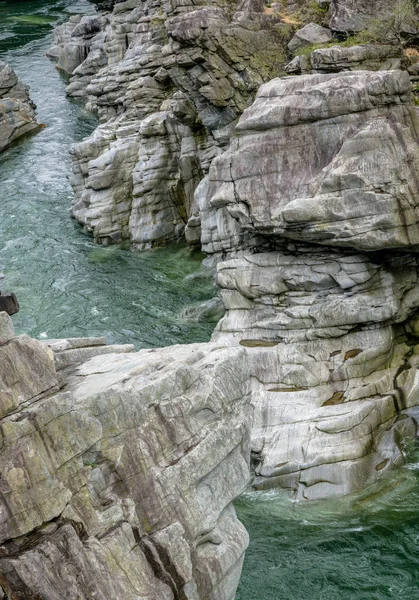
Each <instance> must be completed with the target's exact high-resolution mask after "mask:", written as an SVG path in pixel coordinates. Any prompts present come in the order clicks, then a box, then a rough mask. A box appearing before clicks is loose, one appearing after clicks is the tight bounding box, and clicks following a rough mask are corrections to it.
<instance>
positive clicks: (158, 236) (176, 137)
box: [50, 0, 289, 250]
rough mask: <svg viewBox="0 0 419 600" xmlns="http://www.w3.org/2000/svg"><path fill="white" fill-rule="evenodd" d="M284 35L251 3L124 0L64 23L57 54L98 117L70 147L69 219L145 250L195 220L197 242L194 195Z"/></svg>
mask: <svg viewBox="0 0 419 600" xmlns="http://www.w3.org/2000/svg"><path fill="white" fill-rule="evenodd" d="M287 32H288V28H287V26H286V25H283V24H281V23H280V20H279V17H275V16H274V15H267V14H265V13H264V3H263V2H260V1H249V0H244V1H241V2H239V3H238V4H237V6H235V3H232V5H231V6H230V5H228V4H226V3H225V2H222V1H221V0H220V2H215V1H214V2H209V3H207V4H205V3H203V2H201V1H200V0H186V1H185V2H182V3H178V2H175V3H169V2H164V1H163V0H159V1H157V0H156V1H152V0H147V1H145V2H144V1H142V0H141V1H140V0H138V1H134V0H128V1H126V2H122V3H118V4H116V5H115V7H114V9H113V12H112V13H111V14H108V15H105V16H102V17H100V16H93V17H83V18H80V17H75V18H72V20H71V21H70V22H69V23H67V24H66V25H64V26H62V27H61V28H59V29H58V30H57V33H56V40H55V42H56V43H55V46H54V48H53V49H52V50H51V51H50V55H51V56H53V57H55V58H56V59H57V60H58V66H59V67H60V68H64V69H65V70H67V72H69V73H71V74H72V77H71V80H70V85H69V86H68V93H69V94H70V95H71V96H74V97H82V98H84V99H85V100H86V102H87V106H88V108H89V109H90V110H93V111H95V112H97V114H98V115H99V118H100V121H101V125H100V126H99V127H98V129H97V130H96V131H95V133H94V134H93V135H92V137H90V138H89V139H87V140H86V141H84V142H83V143H81V144H79V145H77V146H76V147H75V149H74V151H73V157H74V167H73V169H74V174H73V177H72V185H73V188H74V190H75V200H74V204H73V209H72V211H73V215H74V217H75V218H76V219H77V220H78V221H79V222H81V223H82V224H83V225H84V226H85V228H86V229H87V230H89V231H92V232H93V234H94V236H95V238H96V239H97V240H98V241H101V242H103V243H109V242H112V241H120V240H123V239H129V240H130V241H131V243H132V245H133V246H134V247H135V248H137V249H140V250H141V249H145V248H149V247H151V246H153V245H156V244H161V243H164V242H166V241H170V240H175V239H178V238H179V237H181V236H183V235H184V232H185V228H186V226H187V224H188V221H189V220H190V221H191V223H190V227H188V229H190V231H188V232H187V237H188V240H189V241H190V242H191V243H198V242H199V231H197V230H196V229H195V228H196V226H197V223H196V216H197V213H198V212H199V207H198V206H197V205H196V203H195V201H194V192H195V190H196V188H197V186H198V184H199V182H200V181H201V180H202V178H203V177H204V175H205V174H206V173H207V172H208V169H209V165H210V163H211V160H212V159H213V158H214V157H215V156H217V155H218V154H219V153H220V152H221V150H222V149H223V148H224V147H225V146H226V145H227V143H228V141H229V139H230V135H231V133H232V131H233V128H234V125H235V123H236V122H237V119H238V117H239V116H240V115H241V113H242V112H243V110H244V109H245V108H246V107H247V106H248V105H249V104H250V102H251V100H252V98H253V96H254V94H255V93H256V90H257V89H258V87H259V86H260V84H261V83H262V82H263V81H266V80H268V79H269V78H270V77H271V76H272V75H276V74H278V73H279V72H280V69H281V65H283V64H285V62H286V60H285V55H284V53H283V51H282V50H281V48H282V47H283V45H284V39H285V38H286V36H287V35H289V34H288V33H287ZM285 41H287V40H286V39H285ZM281 44H282V45H281Z"/></svg>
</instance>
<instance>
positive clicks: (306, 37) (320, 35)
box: [288, 23, 332, 52]
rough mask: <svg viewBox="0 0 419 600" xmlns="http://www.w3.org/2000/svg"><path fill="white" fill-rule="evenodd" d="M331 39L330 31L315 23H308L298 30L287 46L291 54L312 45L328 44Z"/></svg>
mask: <svg viewBox="0 0 419 600" xmlns="http://www.w3.org/2000/svg"><path fill="white" fill-rule="evenodd" d="M331 39H332V33H331V31H330V29H326V27H322V26H321V25H317V23H308V25H306V26H305V27H303V28H302V29H299V30H298V31H297V32H296V33H295V35H294V37H293V38H292V40H291V41H290V42H289V44H288V49H289V50H290V51H291V52H295V51H296V50H300V49H301V48H305V47H307V46H312V45H314V44H328V43H329V42H330V41H331Z"/></svg>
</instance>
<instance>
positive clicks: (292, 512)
mask: <svg viewBox="0 0 419 600" xmlns="http://www.w3.org/2000/svg"><path fill="white" fill-rule="evenodd" d="M410 460H411V462H410V463H409V464H408V465H406V467H404V468H402V469H401V470H398V471H395V472H393V473H392V474H391V475H389V476H388V477H387V478H386V479H385V480H383V481H382V482H380V483H379V484H377V485H375V486H372V487H371V488H370V489H368V490H366V491H365V492H363V493H362V494H360V495H357V496H351V497H346V498H341V499H330V500H328V501H321V502H313V503H295V502H292V501H291V500H290V499H289V497H288V496H286V495H284V494H282V493H279V492H269V493H266V492H265V493H261V492H250V493H246V494H244V495H243V497H242V498H240V499H239V500H238V501H237V503H236V509H237V512H238V515H239V517H240V519H241V521H242V522H243V523H244V525H245V526H246V528H247V530H248V531H249V534H250V539H251V541H250V547H249V550H248V552H247V555H246V558H245V564H244V569H243V577H242V581H241V584H240V588H239V592H238V594H237V600H384V599H392V600H396V599H397V600H399V599H400V600H402V599H403V600H417V598H419V478H418V476H419V452H418V451H416V452H415V453H414V454H413V456H412V457H411V459H410Z"/></svg>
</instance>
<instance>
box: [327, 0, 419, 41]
mask: <svg viewBox="0 0 419 600" xmlns="http://www.w3.org/2000/svg"><path fill="white" fill-rule="evenodd" d="M406 6H407V4H406V3H405V4H404V5H403V3H402V4H401V3H400V1H399V0H331V3H330V28H331V29H333V30H334V31H336V32H340V33H354V32H355V33H356V32H359V31H362V30H363V29H367V28H368V27H369V26H370V24H371V23H372V22H374V21H377V19H380V18H381V17H383V16H384V15H389V14H390V13H391V12H392V11H394V10H396V11H398V14H397V16H396V18H395V19H394V26H395V29H397V28H399V29H400V30H401V31H403V30H404V31H405V33H409V34H411V33H415V32H417V28H418V22H417V18H415V17H414V16H413V18H412V15H413V13H410V12H409V11H407V10H406ZM412 6H413V7H414V8H416V7H415V3H414V2H413V3H412ZM417 16H418V17H419V12H418V15H417Z"/></svg>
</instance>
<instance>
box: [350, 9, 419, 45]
mask: <svg viewBox="0 0 419 600" xmlns="http://www.w3.org/2000/svg"><path fill="white" fill-rule="evenodd" d="M418 9H419V0H398V1H397V2H396V4H395V6H394V7H392V8H391V9H388V10H385V11H384V12H383V13H382V14H381V15H380V16H378V17H376V18H374V19H371V20H370V21H369V23H368V25H367V27H366V29H365V30H364V31H362V32H360V33H359V34H358V36H357V37H358V38H359V39H360V40H362V42H361V43H380V44H391V45H394V46H400V47H402V48H404V47H405V46H407V45H409V44H410V43H411V42H412V40H413V39H415V38H417V37H418V31H419V16H418Z"/></svg>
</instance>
